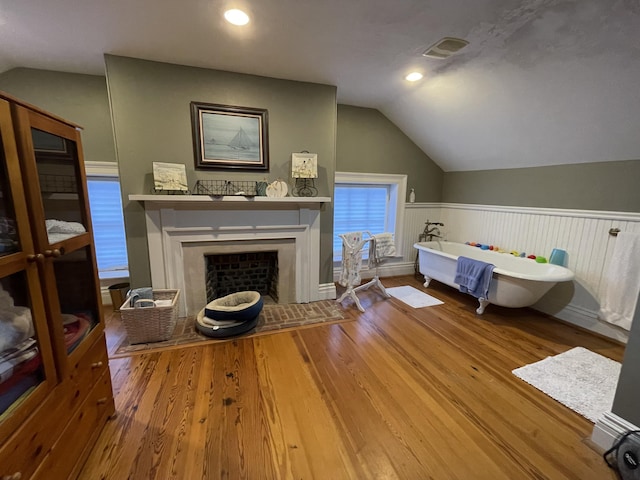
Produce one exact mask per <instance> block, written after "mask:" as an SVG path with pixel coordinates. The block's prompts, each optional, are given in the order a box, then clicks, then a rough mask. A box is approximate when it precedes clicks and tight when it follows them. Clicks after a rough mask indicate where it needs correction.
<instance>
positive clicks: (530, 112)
mask: <svg viewBox="0 0 640 480" xmlns="http://www.w3.org/2000/svg"><path fill="white" fill-rule="evenodd" d="M231 7H237V8H243V9H245V10H246V11H247V12H248V13H249V15H250V16H251V19H252V20H251V22H250V23H249V25H248V26H246V27H242V28H238V27H233V26H231V25H228V24H226V22H225V21H224V20H223V19H222V12H223V11H224V10H226V9H227V8H231ZM638 32H640V7H639V3H638V2H637V1H636V0H521V1H513V0H393V1H389V0H349V1H345V0H323V1H318V0H260V1H257V0H256V1H253V2H251V1H249V0H238V1H213V0H210V1H202V0H182V1H175V0H171V1H169V0H126V1H125V0H109V1H105V2H80V1H77V0H57V1H55V2H52V1H50V0H32V1H29V2H24V1H23V2H15V1H13V0H0V45H1V47H0V71H6V70H8V69H11V68H14V67H30V68H40V69H48V70H58V71H66V72H77V73H91V74H104V60H103V54H104V53H111V54H115V55H125V56H131V57H137V58H144V59H149V60H156V61H164V62H171V63H178V64H184V65H193V66H201V67H208V68H215V69H220V70H229V71H235V72H243V73H250V74H256V75H264V76H269V77H275V78H286V79H291V80H301V81H310V82H318V83H327V84H331V85H336V86H337V87H338V101H339V102H340V103H345V104H351V105H359V106H367V107H374V108H378V109H380V110H381V111H382V112H383V113H384V114H385V115H386V116H387V117H389V118H390V119H391V120H392V121H393V122H395V123H396V124H397V125H398V126H399V127H400V128H401V129H402V130H403V131H404V132H405V133H406V134H407V135H409V136H410V137H411V138H412V139H413V140H414V142H415V143H416V144H417V145H419V146H420V147H421V148H422V149H423V150H424V151H425V153H427V154H428V155H429V156H430V157H431V158H433V160H434V161H435V162H436V163H438V165H440V166H441V168H442V169H443V170H445V171H463V170H479V169H500V168H515V167H528V166H541V165H558V164H572V163H584V162H600V161H614V160H635V159H640V134H639V132H638V130H639V127H640V34H638ZM444 36H455V37H460V38H464V39H466V40H467V41H469V42H470V44H469V45H468V46H467V47H466V48H465V49H463V50H461V51H460V52H459V53H458V54H456V55H454V56H452V57H450V58H449V59H446V60H432V59H427V58H425V57H423V56H422V55H421V53H422V52H423V51H424V50H425V49H426V48H428V47H429V46H430V45H432V44H434V43H435V42H436V41H438V40H439V39H440V38H442V37H444ZM412 70H419V71H421V72H423V73H424V74H425V78H424V79H423V80H422V81H420V82H416V83H413V84H412V83H409V82H406V81H405V80H404V79H403V76H404V75H405V74H406V73H408V72H410V71H412Z"/></svg>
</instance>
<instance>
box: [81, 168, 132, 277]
mask: <svg viewBox="0 0 640 480" xmlns="http://www.w3.org/2000/svg"><path fill="white" fill-rule="evenodd" d="M86 170H87V186H88V191H89V205H90V207H91V223H92V224H93V236H94V240H95V245H96V256H97V257H98V258H97V260H98V274H99V277H100V278H101V279H106V278H124V277H128V276H129V270H128V269H129V266H128V264H129V261H128V258H127V244H126V237H125V233H124V218H123V214H122V197H121V195H120V181H119V179H118V166H117V164H115V163H112V162H87V163H86Z"/></svg>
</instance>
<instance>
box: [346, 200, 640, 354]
mask: <svg viewBox="0 0 640 480" xmlns="http://www.w3.org/2000/svg"><path fill="white" fill-rule="evenodd" d="M427 220H430V221H432V222H442V223H444V227H440V231H441V233H442V236H443V239H444V240H448V241H451V242H460V243H465V242H478V243H483V244H491V245H495V246H499V247H500V248H501V249H503V250H507V251H512V250H516V251H518V252H526V253H527V255H529V254H534V255H541V256H543V257H546V258H547V259H548V258H549V255H550V254H551V251H552V250H553V249H554V248H561V249H563V250H566V251H567V254H568V265H567V266H568V268H569V269H571V270H572V271H573V272H574V273H575V275H576V277H575V279H574V280H573V281H571V282H564V283H561V284H558V285H556V286H555V287H554V288H553V289H551V291H550V292H549V293H547V294H546V295H545V297H544V298H543V299H542V300H541V301H540V302H538V303H537V304H536V305H535V306H534V308H535V309H537V310H539V311H542V312H544V313H548V314H550V315H553V316H554V317H556V318H559V319H561V320H564V321H567V322H570V323H573V324H575V325H578V326H580V327H583V328H586V329H589V330H591V331H594V332H596V333H599V334H602V335H605V336H607V337H610V338H614V339H616V340H619V341H622V342H626V341H627V338H628V334H627V332H626V331H624V330H621V329H620V328H618V327H615V326H613V325H610V324H608V323H605V322H602V321H600V320H599V319H598V315H597V312H598V309H599V306H600V298H601V294H602V290H603V287H604V285H603V284H602V277H603V273H604V272H606V271H607V268H608V264H609V260H610V258H611V255H612V253H613V248H614V245H615V241H616V237H614V236H611V235H609V229H611V228H619V229H620V231H623V232H638V233H640V213H626V212H605V211H595V210H567V209H553V208H533V207H505V206H496V205H472V204H455V203H413V204H407V205H406V208H405V218H404V227H403V236H402V238H403V241H402V242H403V244H402V252H403V257H401V258H397V259H392V260H389V261H387V262H385V263H384V264H382V265H381V266H380V268H379V273H380V275H381V276H382V277H385V276H392V275H406V274H410V273H411V272H413V265H414V261H415V255H416V251H415V249H414V248H413V244H414V243H415V242H417V241H418V236H419V235H420V233H422V231H423V230H424V226H425V222H426V221H427ZM339 271H340V265H339V264H338V265H337V266H336V269H335V275H334V278H335V279H336V280H337V278H338V275H339ZM372 273H373V272H369V271H368V270H366V268H365V270H364V271H363V272H362V274H363V278H370V277H371V276H372Z"/></svg>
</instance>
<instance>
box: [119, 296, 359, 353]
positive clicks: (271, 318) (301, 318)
mask: <svg viewBox="0 0 640 480" xmlns="http://www.w3.org/2000/svg"><path fill="white" fill-rule="evenodd" d="M351 320H352V319H351V318H347V319H345V317H344V315H343V311H342V308H341V307H340V305H339V304H337V303H336V302H335V301H334V300H321V301H319V302H312V303H301V304H287V305H275V304H272V305H265V306H264V307H263V309H262V312H261V313H260V317H259V318H258V325H257V326H256V328H254V329H253V330H251V331H250V332H248V333H246V334H244V335H239V336H236V337H229V338H223V339H214V338H210V337H206V336H204V335H202V334H201V333H199V332H198V331H197V330H196V328H195V317H194V316H191V317H185V318H179V319H178V322H177V323H176V328H175V330H174V332H173V336H172V337H171V338H170V339H169V340H165V341H163V342H153V343H137V344H134V345H130V344H129V341H128V340H127V338H126V337H125V339H124V340H123V341H122V343H121V344H120V345H119V346H118V348H117V349H116V350H115V353H114V354H112V355H111V358H119V357H126V356H128V355H133V354H136V353H148V352H150V351H153V350H160V349H166V348H167V347H176V346H187V345H197V344H201V343H206V342H209V343H219V342H227V341H229V340H235V339H238V338H247V337H253V336H257V335H264V334H266V333H276V332H279V331H284V330H289V329H293V328H304V327H307V326H315V325H320V324H325V325H326V324H331V323H339V322H345V321H351Z"/></svg>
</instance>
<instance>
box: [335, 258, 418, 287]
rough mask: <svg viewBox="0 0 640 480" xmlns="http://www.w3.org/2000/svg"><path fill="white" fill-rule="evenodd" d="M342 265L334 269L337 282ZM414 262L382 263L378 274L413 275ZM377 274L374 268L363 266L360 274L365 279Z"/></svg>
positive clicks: (389, 275) (392, 275) (388, 275)
mask: <svg viewBox="0 0 640 480" xmlns="http://www.w3.org/2000/svg"><path fill="white" fill-rule="evenodd" d="M340 268H341V267H340V266H337V267H335V268H334V269H333V280H334V281H335V282H337V281H338V280H340ZM413 273H414V263H413V262H398V263H388V264H384V265H380V266H379V267H378V276H380V277H382V278H384V277H397V276H399V275H413ZM374 275H375V270H374V269H369V268H366V267H365V268H363V269H362V270H360V276H361V277H362V279H363V280H365V279H369V278H373V277H374Z"/></svg>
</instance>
